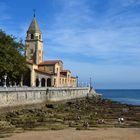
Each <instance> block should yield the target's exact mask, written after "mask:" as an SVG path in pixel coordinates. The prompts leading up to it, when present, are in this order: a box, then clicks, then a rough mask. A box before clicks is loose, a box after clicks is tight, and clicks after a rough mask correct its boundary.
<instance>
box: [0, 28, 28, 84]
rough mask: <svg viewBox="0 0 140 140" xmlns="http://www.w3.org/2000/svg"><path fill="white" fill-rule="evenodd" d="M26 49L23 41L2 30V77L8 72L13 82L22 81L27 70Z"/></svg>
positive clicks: (9, 79) (0, 34) (0, 50)
mask: <svg viewBox="0 0 140 140" xmlns="http://www.w3.org/2000/svg"><path fill="white" fill-rule="evenodd" d="M24 49H25V47H24V45H23V43H22V41H16V38H15V37H13V36H11V35H7V34H6V33H5V32H3V31H2V30H0V79H3V76H4V75H5V74H6V75H7V80H8V81H9V82H11V83H12V84H14V83H15V82H16V83H19V82H20V81H21V77H22V75H23V74H24V72H25V71H26V59H25V56H24Z"/></svg>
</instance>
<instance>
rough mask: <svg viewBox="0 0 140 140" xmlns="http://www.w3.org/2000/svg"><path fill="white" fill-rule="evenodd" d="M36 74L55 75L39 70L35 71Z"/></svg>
mask: <svg viewBox="0 0 140 140" xmlns="http://www.w3.org/2000/svg"><path fill="white" fill-rule="evenodd" d="M35 71H36V72H39V73H43V74H47V75H52V74H53V73H49V72H46V71H43V70H39V69H35Z"/></svg>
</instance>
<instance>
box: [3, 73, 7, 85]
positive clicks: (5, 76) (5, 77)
mask: <svg viewBox="0 0 140 140" xmlns="http://www.w3.org/2000/svg"><path fill="white" fill-rule="evenodd" d="M3 78H4V87H5V88H6V87H7V86H6V79H7V75H6V74H5V75H4V76H3Z"/></svg>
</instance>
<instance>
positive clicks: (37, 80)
mask: <svg viewBox="0 0 140 140" xmlns="http://www.w3.org/2000/svg"><path fill="white" fill-rule="evenodd" d="M38 86H39V79H38V78H37V79H36V87H38Z"/></svg>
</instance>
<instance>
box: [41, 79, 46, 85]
mask: <svg viewBox="0 0 140 140" xmlns="http://www.w3.org/2000/svg"><path fill="white" fill-rule="evenodd" d="M41 87H45V79H44V78H42V79H41Z"/></svg>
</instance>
